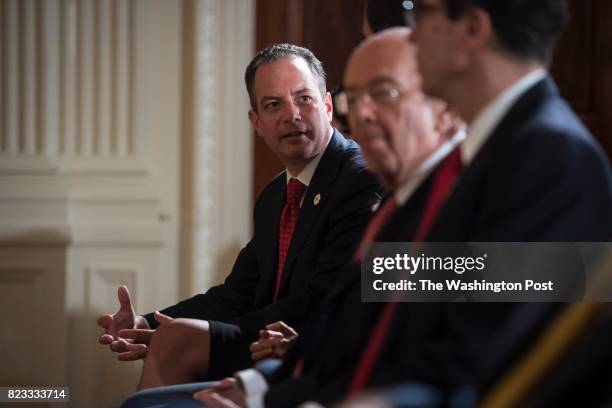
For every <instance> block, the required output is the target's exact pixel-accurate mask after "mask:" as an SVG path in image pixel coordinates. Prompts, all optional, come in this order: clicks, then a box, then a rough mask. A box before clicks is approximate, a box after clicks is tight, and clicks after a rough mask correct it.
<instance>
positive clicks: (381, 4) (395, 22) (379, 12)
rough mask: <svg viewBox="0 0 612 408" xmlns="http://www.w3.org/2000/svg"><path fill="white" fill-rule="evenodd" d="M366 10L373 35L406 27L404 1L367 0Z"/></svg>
mask: <svg viewBox="0 0 612 408" xmlns="http://www.w3.org/2000/svg"><path fill="white" fill-rule="evenodd" d="M365 10H366V12H365V15H366V20H368V24H370V28H371V29H372V32H373V33H377V32H379V31H382V30H384V29H386V28H391V27H398V26H399V27H401V26H405V25H406V19H405V17H404V13H405V12H406V9H405V8H404V5H403V0H367V2H366V8H365Z"/></svg>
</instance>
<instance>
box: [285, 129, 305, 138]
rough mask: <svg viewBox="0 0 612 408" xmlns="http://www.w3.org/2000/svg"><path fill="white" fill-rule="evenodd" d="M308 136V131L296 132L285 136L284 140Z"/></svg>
mask: <svg viewBox="0 0 612 408" xmlns="http://www.w3.org/2000/svg"><path fill="white" fill-rule="evenodd" d="M307 135H308V131H306V130H294V131H292V132H289V133H285V134H284V135H283V139H287V138H290V137H296V136H297V137H299V136H307Z"/></svg>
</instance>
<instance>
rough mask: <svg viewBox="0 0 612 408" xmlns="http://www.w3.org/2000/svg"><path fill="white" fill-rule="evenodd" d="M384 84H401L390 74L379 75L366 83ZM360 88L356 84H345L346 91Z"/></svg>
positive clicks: (372, 84) (369, 85) (370, 84)
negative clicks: (389, 75)
mask: <svg viewBox="0 0 612 408" xmlns="http://www.w3.org/2000/svg"><path fill="white" fill-rule="evenodd" d="M383 84H393V85H399V84H398V83H397V81H396V80H395V79H393V78H391V77H388V76H379V77H375V78H374V79H372V80H370V81H368V83H367V84H366V85H365V86H366V87H371V86H376V85H383ZM355 89H358V87H356V86H345V87H344V90H345V91H351V90H355Z"/></svg>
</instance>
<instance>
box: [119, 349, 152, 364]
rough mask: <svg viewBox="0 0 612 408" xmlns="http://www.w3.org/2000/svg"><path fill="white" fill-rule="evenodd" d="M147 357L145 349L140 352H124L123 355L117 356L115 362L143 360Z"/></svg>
mask: <svg viewBox="0 0 612 408" xmlns="http://www.w3.org/2000/svg"><path fill="white" fill-rule="evenodd" d="M146 355H147V348H146V347H145V348H144V349H142V350H134V351H126V352H125V353H119V354H117V360H119V361H134V360H140V359H143V358H145V357H146Z"/></svg>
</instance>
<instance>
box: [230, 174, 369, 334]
mask: <svg viewBox="0 0 612 408" xmlns="http://www.w3.org/2000/svg"><path fill="white" fill-rule="evenodd" d="M336 183H337V184H339V186H338V188H339V189H344V193H343V194H338V196H337V197H336V199H335V206H336V207H335V210H334V211H333V213H332V215H331V216H330V219H329V220H328V223H329V225H328V228H329V230H328V231H327V233H326V234H325V237H324V242H323V243H322V244H321V243H316V245H319V246H320V248H321V251H320V252H319V253H318V255H317V259H316V262H315V264H314V265H315V266H314V270H313V272H312V273H311V274H310V275H309V278H308V281H307V282H306V284H305V285H302V287H301V288H300V290H299V291H295V292H293V293H291V294H289V295H288V296H286V297H283V298H281V299H280V300H279V301H278V302H275V303H273V304H270V305H268V306H266V307H264V308H262V309H259V310H256V311H252V312H249V313H247V314H245V315H243V316H240V318H239V319H237V320H234V321H232V323H236V324H238V325H240V326H241V328H242V331H243V333H245V334H246V335H247V336H254V337H257V333H258V331H259V330H260V329H261V328H262V327H264V326H265V325H266V324H269V323H272V322H275V321H278V320H284V321H285V322H286V323H287V324H289V325H290V326H292V327H294V328H296V329H298V331H299V329H300V326H299V324H300V322H304V321H305V320H306V318H307V317H308V315H309V314H310V313H311V311H312V308H313V307H314V304H315V302H317V301H319V300H321V299H322V298H323V297H324V296H325V295H326V294H327V293H328V292H329V290H330V288H331V287H333V285H334V282H335V279H336V278H337V276H338V272H339V271H340V270H341V269H342V268H343V267H344V266H346V264H347V262H349V261H350V258H351V256H352V254H353V252H354V251H355V248H356V247H357V245H358V244H359V242H360V240H361V235H362V233H363V230H364V228H365V227H366V225H367V223H368V222H369V220H370V218H371V216H372V206H373V205H374V203H375V202H376V201H378V200H379V194H378V192H379V187H378V183H377V182H376V180H375V179H374V177H373V176H372V175H371V174H370V173H368V172H367V171H366V170H365V168H363V167H362V168H361V169H360V171H352V173H351V174H350V177H344V178H343V179H342V180H339V181H337V182H336Z"/></svg>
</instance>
